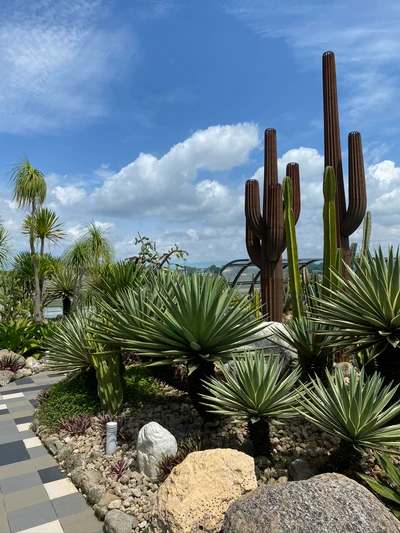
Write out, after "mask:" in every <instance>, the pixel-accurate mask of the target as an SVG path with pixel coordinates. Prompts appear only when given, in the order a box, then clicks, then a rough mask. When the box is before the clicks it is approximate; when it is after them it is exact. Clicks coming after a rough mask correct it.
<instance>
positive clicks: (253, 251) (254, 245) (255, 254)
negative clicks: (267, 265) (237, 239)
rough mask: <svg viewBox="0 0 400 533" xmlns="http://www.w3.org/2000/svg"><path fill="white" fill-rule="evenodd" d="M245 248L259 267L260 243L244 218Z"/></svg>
mask: <svg viewBox="0 0 400 533" xmlns="http://www.w3.org/2000/svg"><path fill="white" fill-rule="evenodd" d="M246 248H247V253H248V254H249V257H250V259H251V261H252V263H254V264H255V265H256V267H258V268H261V243H260V239H258V238H257V237H256V236H255V235H254V233H253V232H252V230H251V228H250V226H249V224H248V222H247V220H246Z"/></svg>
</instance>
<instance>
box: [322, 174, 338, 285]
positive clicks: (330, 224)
mask: <svg viewBox="0 0 400 533" xmlns="http://www.w3.org/2000/svg"><path fill="white" fill-rule="evenodd" d="M323 193H324V207H323V212H322V217H323V222H324V279H323V285H324V287H326V288H328V289H331V288H332V282H333V274H332V269H333V268H334V267H335V265H336V249H337V248H336V223H335V222H336V216H335V215H336V214H335V194H336V181H335V173H334V171H333V168H332V167H327V168H326V169H325V173H324V183H323Z"/></svg>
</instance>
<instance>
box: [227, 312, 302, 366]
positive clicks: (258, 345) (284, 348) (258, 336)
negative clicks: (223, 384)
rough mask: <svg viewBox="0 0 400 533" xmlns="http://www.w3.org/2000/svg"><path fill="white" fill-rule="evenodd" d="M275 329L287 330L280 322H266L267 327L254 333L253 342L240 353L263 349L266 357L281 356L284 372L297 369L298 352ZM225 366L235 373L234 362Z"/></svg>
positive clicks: (241, 349) (242, 348) (229, 362)
mask: <svg viewBox="0 0 400 533" xmlns="http://www.w3.org/2000/svg"><path fill="white" fill-rule="evenodd" d="M274 329H275V330H276V329H279V330H285V326H284V325H283V324H281V323H280V322H265V327H264V328H263V329H261V330H260V331H258V332H256V333H254V335H252V337H250V341H251V342H249V344H246V345H245V346H242V347H241V348H240V349H239V350H238V351H239V352H241V351H243V350H256V349H257V350H261V349H262V350H263V352H264V355H273V354H276V355H279V356H280V357H281V359H282V361H283V370H284V371H286V370H290V369H293V368H295V367H296V366H297V364H298V355H297V352H296V351H295V350H293V348H292V347H291V346H290V344H289V343H288V342H286V341H284V340H282V339H281V338H280V337H278V335H277V334H276V333H275V332H274ZM285 332H286V330H285ZM286 333H287V332H286ZM265 335H267V337H266V338H265V339H263V338H262V337H264V336H265ZM224 364H225V366H226V367H228V368H229V369H230V370H232V371H235V363H234V362H233V361H228V362H226V363H224Z"/></svg>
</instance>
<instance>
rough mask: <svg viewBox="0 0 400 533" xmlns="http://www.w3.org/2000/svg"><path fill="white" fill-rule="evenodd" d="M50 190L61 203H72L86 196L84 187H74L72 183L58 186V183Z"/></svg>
mask: <svg viewBox="0 0 400 533" xmlns="http://www.w3.org/2000/svg"><path fill="white" fill-rule="evenodd" d="M51 192H52V194H53V195H54V196H55V197H56V198H57V200H58V201H59V202H60V204H61V205H74V204H76V203H77V202H80V201H81V200H83V199H84V198H85V196H86V192H85V190H84V189H80V188H78V187H74V186H73V185H69V186H68V187H60V186H59V185H58V186H57V187H56V188H55V189H53V190H52V191H51Z"/></svg>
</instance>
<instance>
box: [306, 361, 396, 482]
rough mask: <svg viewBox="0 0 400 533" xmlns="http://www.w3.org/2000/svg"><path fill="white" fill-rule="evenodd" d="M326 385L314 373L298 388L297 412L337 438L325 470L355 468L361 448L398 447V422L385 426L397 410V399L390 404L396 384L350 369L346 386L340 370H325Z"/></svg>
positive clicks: (359, 457) (383, 448) (384, 448)
mask: <svg viewBox="0 0 400 533" xmlns="http://www.w3.org/2000/svg"><path fill="white" fill-rule="evenodd" d="M326 377H327V382H328V386H327V387H326V386H325V385H324V383H323V382H322V381H321V379H320V378H319V377H318V376H317V377H316V378H315V379H311V383H310V384H302V385H301V386H300V388H299V392H300V397H299V404H300V408H299V409H298V410H299V412H300V413H301V414H302V415H303V417H304V418H305V419H306V420H307V421H308V422H311V423H312V424H314V425H315V426H316V427H317V428H318V429H320V430H321V431H325V432H326V433H329V434H330V435H333V436H336V437H339V438H340V443H339V447H338V448H337V450H335V451H334V452H333V454H332V455H331V457H330V460H329V463H328V465H327V469H330V470H333V471H335V472H343V471H345V470H347V469H349V468H351V467H352V468H355V467H356V466H357V465H358V463H359V461H360V459H361V456H362V450H363V449H365V448H373V449H379V450H382V451H385V450H387V449H389V448H392V447H396V446H400V424H395V425H390V426H389V425H388V424H389V422H391V421H392V420H393V419H394V418H396V417H397V416H398V414H399V413H400V402H395V403H394V404H392V405H390V402H391V400H392V398H393V396H394V395H395V394H396V391H397V388H398V385H396V386H395V387H393V388H392V387H391V386H390V385H384V382H383V379H382V378H381V377H380V376H379V375H378V374H377V373H375V374H374V375H373V376H371V377H366V376H365V373H364V370H361V372H360V374H357V372H356V371H355V370H354V369H352V371H351V373H350V377H349V384H348V386H346V383H345V378H344V376H343V372H342V370H341V369H340V368H336V369H335V372H334V376H333V377H332V376H331V374H330V372H329V371H328V370H326Z"/></svg>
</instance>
